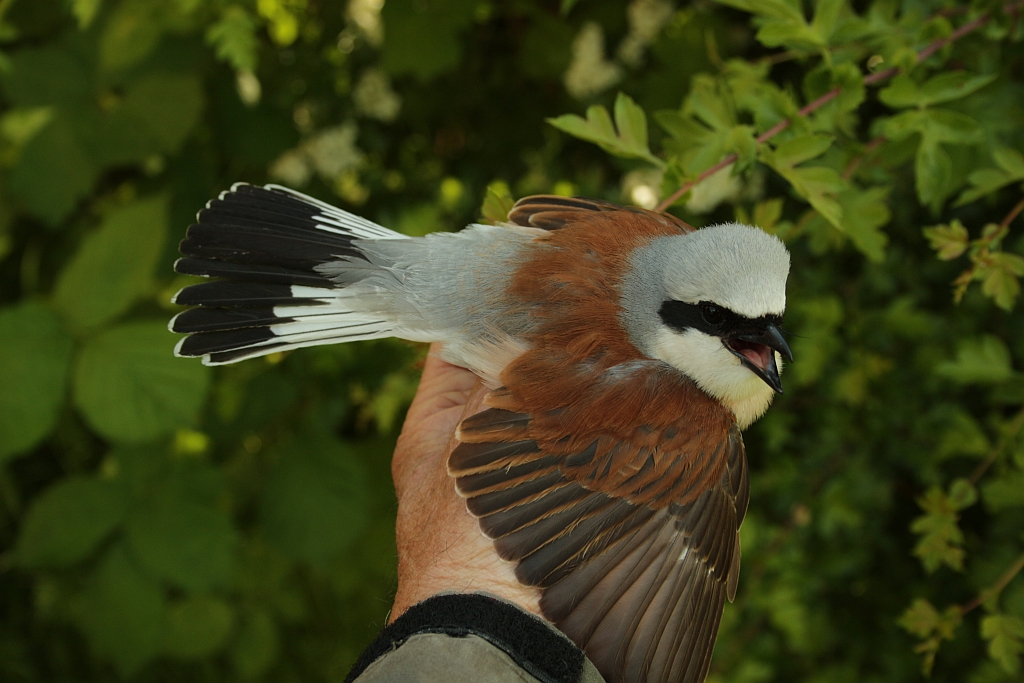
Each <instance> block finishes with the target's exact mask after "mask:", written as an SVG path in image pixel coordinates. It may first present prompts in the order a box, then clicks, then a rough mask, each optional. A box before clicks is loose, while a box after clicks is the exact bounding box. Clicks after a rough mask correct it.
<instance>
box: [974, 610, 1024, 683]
mask: <svg viewBox="0 0 1024 683" xmlns="http://www.w3.org/2000/svg"><path fill="white" fill-rule="evenodd" d="M981 635H982V637H983V638H984V639H985V640H987V641H988V651H989V654H990V655H992V659H994V660H996V661H997V662H999V664H1001V665H1002V667H1003V669H1005V670H1006V672H1007V673H1010V674H1015V673H1017V672H1018V671H1020V656H1021V654H1022V653H1024V619H1021V618H1019V617H1014V616H1011V615H1009V614H990V615H989V616H987V617H985V618H984V619H982V620H981Z"/></svg>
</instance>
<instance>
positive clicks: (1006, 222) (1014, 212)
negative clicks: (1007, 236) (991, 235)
mask: <svg viewBox="0 0 1024 683" xmlns="http://www.w3.org/2000/svg"><path fill="white" fill-rule="evenodd" d="M1021 211H1024V199H1022V200H1020V201H1019V202H1017V206H1015V207H1013V208H1012V209H1010V213H1008V214H1006V218H1004V219H1003V222H1002V223H1000V224H999V225H1001V226H1002V227H1004V228H1008V227H1010V223H1012V222H1013V219H1014V218H1016V217H1017V216H1019V215H1020V212H1021Z"/></svg>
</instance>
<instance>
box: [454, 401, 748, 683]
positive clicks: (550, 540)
mask: <svg viewBox="0 0 1024 683" xmlns="http://www.w3.org/2000/svg"><path fill="white" fill-rule="evenodd" d="M496 393H497V395H498V396H499V397H500V400H496V401H495V402H498V403H500V404H501V405H502V406H503V407H502V408H490V409H488V410H485V411H484V412H482V413H479V414H477V415H475V416H473V417H471V418H468V419H467V420H465V421H464V422H463V424H462V425H461V426H460V432H459V436H460V439H462V440H463V443H460V445H459V446H458V447H457V448H456V449H455V451H454V452H453V453H452V456H451V458H450V460H449V471H450V472H451V473H452V474H453V475H454V476H455V477H456V485H457V487H458V490H459V492H460V494H462V495H463V496H465V497H466V498H467V506H468V508H469V509H470V511H471V512H472V513H473V514H474V515H476V516H477V517H479V518H480V525H481V529H482V530H483V531H484V533H485V534H487V536H488V537H490V538H492V539H494V542H495V548H496V550H497V551H498V554H499V555H500V556H501V557H503V558H504V559H506V560H510V561H513V562H516V563H517V567H516V575H517V577H518V578H519V580H520V581H522V582H523V583H524V584H526V585H532V586H538V587H540V588H542V589H543V594H542V599H541V609H542V610H543V612H544V614H545V616H547V617H548V618H549V619H550V620H551V621H552V622H554V623H555V624H556V625H557V626H558V627H559V628H560V629H562V630H563V631H564V632H565V633H566V634H567V635H569V637H570V638H572V639H573V640H574V641H575V642H576V643H577V644H579V645H580V646H581V647H583V648H584V649H585V650H586V652H587V653H588V656H590V658H591V660H592V661H593V662H594V664H595V665H596V666H597V667H598V669H599V670H600V671H601V672H602V673H603V674H604V675H605V677H606V678H607V679H608V680H609V681H615V682H616V683H619V682H621V683H641V682H642V681H651V682H652V683H670V682H671V683H699V682H700V681H702V680H703V679H704V677H705V676H706V675H707V671H708V668H709V666H710V661H711V653H712V651H713V649H714V641H715V636H716V634H717V631H718V624H719V621H720V619H721V613H722V608H723V606H724V603H725V600H726V598H727V597H728V598H730V599H731V597H732V596H733V595H734V594H735V589H736V580H737V577H738V571H739V542H738V530H739V525H740V522H741V521H742V518H743V514H744V512H745V510H746V501H747V497H748V491H747V487H748V478H747V473H746V458H745V455H744V453H743V442H742V439H741V437H740V435H739V431H738V430H737V429H736V428H735V425H734V424H733V425H732V427H731V428H730V429H729V430H728V432H726V433H723V434H722V435H721V437H720V438H718V439H716V440H709V439H707V438H694V437H693V435H692V434H691V432H692V431H693V429H692V425H687V424H686V423H685V418H684V419H682V420H679V421H678V422H677V423H674V424H672V425H670V426H668V427H663V428H661V430H660V432H661V433H659V430H658V429H656V428H654V427H652V426H650V425H646V426H644V427H642V428H638V429H637V430H636V434H635V435H632V436H633V438H630V436H631V435H622V434H609V433H597V434H594V436H593V438H590V439H584V438H576V439H568V438H565V437H566V436H568V435H569V434H571V433H572V429H573V426H572V424H573V423H572V422H571V420H572V418H573V413H572V410H571V409H567V410H563V411H561V412H560V413H559V414H558V415H553V414H552V413H548V414H545V415H544V416H542V418H543V419H540V420H538V419H537V416H536V415H528V414H525V413H517V412H515V411H514V410H510V409H508V408H507V406H508V405H510V402H509V394H508V392H507V390H504V389H502V390H498V391H497V392H496ZM559 420H565V421H566V426H565V427H564V429H563V430H562V432H563V433H564V435H565V436H562V437H561V438H558V434H559V429H558V428H557V423H558V421H559ZM541 425H543V427H544V431H541V430H539V426H541ZM506 438H507V439H509V441H503V439H506ZM571 443H575V444H586V445H585V446H583V445H577V446H576V448H574V449H573V448H569V447H568V445H567V444H571ZM567 449H568V450H567ZM694 449H699V450H696V451H695V450H694ZM608 482H614V486H612V487H611V490H609V487H607V486H602V485H604V484H607V483H608Z"/></svg>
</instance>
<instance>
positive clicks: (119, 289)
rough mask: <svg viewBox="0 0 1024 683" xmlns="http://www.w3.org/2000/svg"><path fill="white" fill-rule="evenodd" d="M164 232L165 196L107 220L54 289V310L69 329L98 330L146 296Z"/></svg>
mask: <svg viewBox="0 0 1024 683" xmlns="http://www.w3.org/2000/svg"><path fill="white" fill-rule="evenodd" d="M166 233H167V198H166V197H154V198H150V199H143V200H140V201H136V202H133V203H131V204H128V205H126V206H122V207H120V208H117V209H115V210H113V211H111V212H110V213H109V214H108V215H107V217H106V219H105V220H104V221H103V223H102V225H101V226H100V228H99V229H98V230H97V231H96V232H94V233H92V234H91V235H89V236H88V237H86V239H85V240H84V241H83V242H82V245H81V246H80V247H79V249H78V252H77V253H76V254H75V256H74V258H73V259H72V260H71V262H70V263H69V264H68V265H67V267H65V268H64V270H63V271H62V272H61V274H60V277H59V278H58V279H57V285H56V287H55V288H54V293H53V303H54V306H55V307H56V309H57V310H58V311H59V312H60V313H61V314H62V315H63V316H64V318H65V320H67V322H68V324H69V325H70V326H71V327H72V329H75V330H78V331H85V330H89V329H91V328H93V327H96V326H97V325H101V324H103V323H105V322H107V321H109V320H111V319H112V318H114V317H116V316H118V315H120V314H121V313H123V312H124V311H125V310H127V309H128V308H129V307H130V306H131V305H132V304H133V303H135V302H136V301H137V300H138V299H140V298H141V297H143V296H145V295H147V294H149V293H150V291H151V290H152V288H153V269H154V268H155V267H156V262H157V259H159V257H160V251H161V248H162V247H163V244H164V239H165V236H166Z"/></svg>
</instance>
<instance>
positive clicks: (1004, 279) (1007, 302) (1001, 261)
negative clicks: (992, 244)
mask: <svg viewBox="0 0 1024 683" xmlns="http://www.w3.org/2000/svg"><path fill="white" fill-rule="evenodd" d="M977 275H978V276H979V277H981V291H982V293H983V294H984V295H985V296H987V297H991V298H992V300H994V301H995V302H996V306H999V308H1001V309H1003V310H1004V311H1009V310H1012V309H1013V305H1014V304H1015V303H1016V301H1017V296H1018V295H1019V294H1020V280H1019V278H1020V276H1021V275H1024V257H1021V256H1018V255H1017V254H1009V253H1006V252H993V253H991V254H989V256H988V259H987V263H986V264H985V266H984V267H983V268H980V269H979V271H978V273H977Z"/></svg>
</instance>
